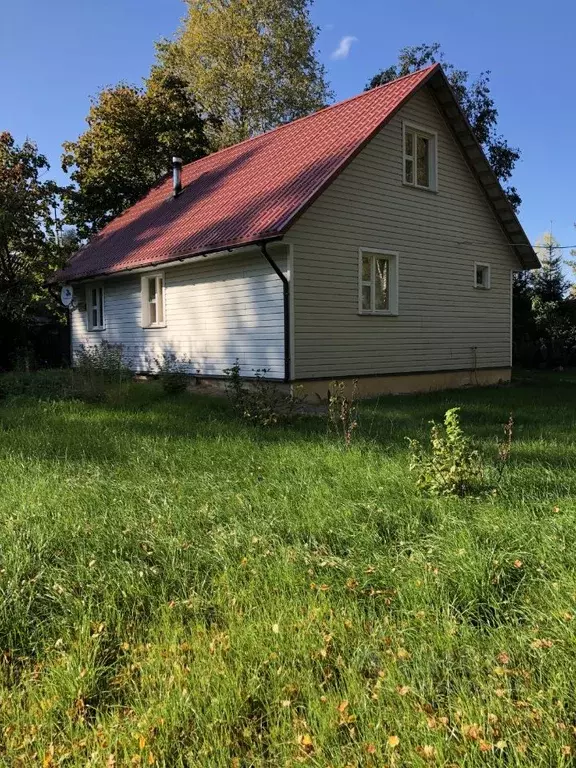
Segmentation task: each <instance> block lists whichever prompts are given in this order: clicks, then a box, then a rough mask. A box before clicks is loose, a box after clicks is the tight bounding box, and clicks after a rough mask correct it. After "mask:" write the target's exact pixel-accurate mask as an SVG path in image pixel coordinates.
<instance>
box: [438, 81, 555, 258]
mask: <svg viewBox="0 0 576 768" xmlns="http://www.w3.org/2000/svg"><path fill="white" fill-rule="evenodd" d="M428 82H429V85H430V87H431V89H432V92H433V94H434V97H435V99H436V103H437V104H438V107H439V109H440V110H441V112H442V114H443V115H444V117H445V119H446V122H447V123H448V125H449V126H450V128H451V130H452V133H453V135H454V138H455V139H456V141H457V143H458V145H459V146H460V148H461V150H462V153H463V154H464V157H465V158H466V160H467V162H468V165H469V167H470V169H471V171H472V173H473V174H474V176H475V177H476V179H477V181H478V183H479V184H480V187H481V188H482V189H483V191H484V194H485V195H486V199H487V200H488V204H489V205H490V207H491V208H492V210H493V212H494V215H495V216H496V218H497V220H498V221H499V223H500V226H501V227H502V230H503V232H504V234H505V236H506V238H507V240H508V242H509V243H510V245H511V246H512V247H513V249H514V251H515V253H516V256H517V258H518V261H519V262H520V264H521V265H522V267H523V268H524V269H538V268H539V267H540V266H541V264H540V261H539V260H538V257H537V256H536V253H535V251H534V248H533V247H532V244H531V243H530V240H529V239H528V236H527V235H526V233H525V232H524V229H523V227H522V225H521V224H520V221H519V220H518V216H517V215H516V212H515V210H514V208H513V207H512V205H511V203H510V201H509V200H508V197H507V196H506V193H505V192H504V189H503V188H502V185H501V184H500V181H499V180H498V177H497V176H496V174H495V173H494V171H493V170H492V167H491V166H490V163H489V162H488V159H487V158H486V155H485V154H484V150H483V149H482V147H481V145H480V143H479V142H478V140H477V139H476V136H475V135H474V131H473V130H472V126H471V125H470V123H469V121H468V118H467V117H466V115H465V114H464V112H463V110H462V108H461V106H460V104H459V103H458V100H457V98H456V95H455V94H454V91H453V89H452V86H451V85H450V83H449V82H448V79H447V77H446V75H445V74H444V72H443V71H442V69H441V68H438V69H437V70H435V71H434V72H433V76H432V77H431V78H429V80H428Z"/></svg>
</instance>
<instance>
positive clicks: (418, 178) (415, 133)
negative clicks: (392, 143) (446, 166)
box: [403, 123, 438, 191]
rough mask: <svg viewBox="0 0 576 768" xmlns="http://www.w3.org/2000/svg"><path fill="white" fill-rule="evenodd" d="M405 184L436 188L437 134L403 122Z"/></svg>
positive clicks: (422, 187)
mask: <svg viewBox="0 0 576 768" xmlns="http://www.w3.org/2000/svg"><path fill="white" fill-rule="evenodd" d="M403 133H404V135H403V151H404V184H408V185H410V186H411V187H418V188H419V189H430V190H433V191H434V190H436V188H437V186H438V184H437V178H436V134H435V133H432V132H429V131H426V130H424V129H422V128H416V127H415V126H412V125H409V124H407V123H404V124H403Z"/></svg>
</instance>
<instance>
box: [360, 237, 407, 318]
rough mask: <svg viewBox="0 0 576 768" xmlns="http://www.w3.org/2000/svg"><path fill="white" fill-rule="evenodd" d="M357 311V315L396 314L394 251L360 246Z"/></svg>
mask: <svg viewBox="0 0 576 768" xmlns="http://www.w3.org/2000/svg"><path fill="white" fill-rule="evenodd" d="M358 269H359V291H358V294H359V295H358V311H359V313H360V314H361V315H397V314H398V254H397V253H396V252H395V251H381V250H379V249H376V248H360V252H359V264H358Z"/></svg>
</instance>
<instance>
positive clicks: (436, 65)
mask: <svg viewBox="0 0 576 768" xmlns="http://www.w3.org/2000/svg"><path fill="white" fill-rule="evenodd" d="M440 68H441V65H440V63H439V62H436V63H434V64H430V65H429V66H427V67H422V69H417V70H416V71H415V72H409V73H408V74H407V75H401V76H400V77H396V78H394V80H390V82H388V83H383V84H382V85H377V86H376V87H375V88H370V89H369V90H367V91H362V93H357V94H355V95H354V96H349V97H348V98H347V99H342V101H337V102H336V103H335V104H328V105H327V106H326V107H322V109H318V110H316V112H311V113H310V114H309V115H303V116H302V117H297V118H296V119H295V120H290V121H289V122H287V123H282V125H277V126H275V127H274V128H270V130H268V131H264V133H259V134H257V135H256V136H250V137H249V138H247V139H243V140H242V141H239V142H238V143H236V144H231V145H230V146H229V147H223V148H222V149H219V150H217V151H216V152H210V154H208V155H204V157H199V158H198V159H196V160H191V161H190V162H189V163H186V164H185V165H184V166H183V167H184V168H189V167H190V166H192V165H196V163H200V162H202V160H207V159H208V158H209V157H215V156H217V155H222V154H223V153H224V152H229V151H230V150H231V149H236V147H242V146H244V145H245V144H249V143H250V142H252V141H256V140H257V139H262V138H263V137H264V136H268V135H270V134H271V133H277V132H278V131H281V130H282V129H283V128H288V127H289V126H291V125H295V124H296V123H301V122H303V121H304V120H309V119H310V118H312V117H316V116H317V115H320V114H322V113H323V112H328V111H329V110H331V109H336V107H341V106H342V105H343V104H348V103H349V102H352V101H357V100H359V99H362V98H364V97H366V96H368V95H370V94H371V93H373V92H374V91H380V90H382V89H384V88H388V87H389V86H391V85H394V83H399V82H400V81H401V80H406V79H407V78H409V77H415V76H416V75H422V74H423V73H424V72H429V71H431V70H433V69H440Z"/></svg>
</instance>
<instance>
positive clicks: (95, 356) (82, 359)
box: [74, 341, 132, 382]
mask: <svg viewBox="0 0 576 768" xmlns="http://www.w3.org/2000/svg"><path fill="white" fill-rule="evenodd" d="M74 368H75V370H76V372H77V373H78V374H80V375H81V376H84V377H85V378H91V377H99V378H102V379H103V380H105V381H108V382H110V381H114V382H116V381H126V380H128V379H130V378H131V377H132V371H131V370H130V367H129V366H128V365H127V364H126V363H125V361H124V348H123V346H122V344H112V343H110V342H109V341H101V342H100V343H99V344H94V345H93V346H87V345H84V344H81V345H80V347H79V349H78V351H77V352H76V353H75V354H74Z"/></svg>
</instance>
